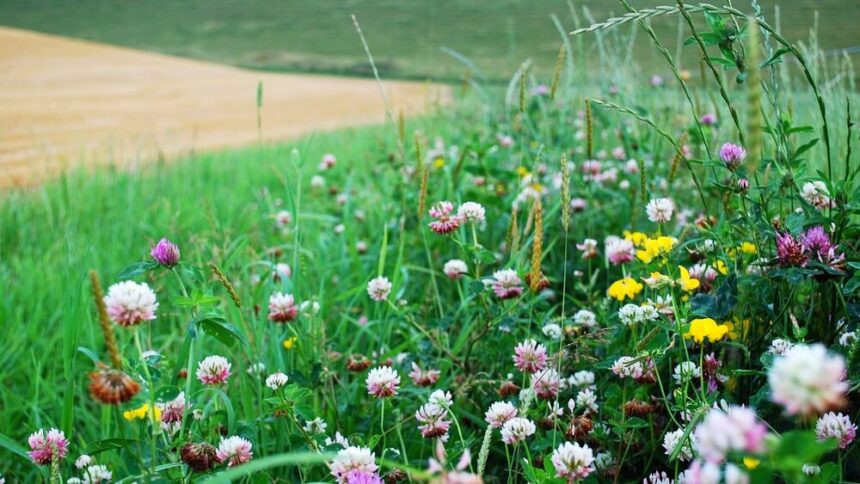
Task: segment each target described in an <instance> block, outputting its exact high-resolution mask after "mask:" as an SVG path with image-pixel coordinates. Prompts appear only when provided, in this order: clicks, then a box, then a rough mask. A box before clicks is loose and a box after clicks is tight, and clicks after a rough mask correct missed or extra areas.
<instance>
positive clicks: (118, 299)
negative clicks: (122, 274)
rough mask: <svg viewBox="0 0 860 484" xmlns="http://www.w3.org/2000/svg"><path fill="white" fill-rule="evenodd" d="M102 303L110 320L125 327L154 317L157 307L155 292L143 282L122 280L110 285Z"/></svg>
mask: <svg viewBox="0 0 860 484" xmlns="http://www.w3.org/2000/svg"><path fill="white" fill-rule="evenodd" d="M104 303H105V306H107V312H108V315H109V316H110V318H111V320H113V322H114V323H116V324H118V325H120V326H126V327H127V326H135V325H137V324H140V323H142V322H144V321H151V320H153V319H155V311H156V309H158V302H157V301H156V299H155V292H153V291H152V289H150V288H149V286H148V285H147V284H146V283H145V282H141V283H137V282H134V281H124V282H118V283H116V284H114V285H112V286H111V287H109V288H108V293H107V296H105V297H104Z"/></svg>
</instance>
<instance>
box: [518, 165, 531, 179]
mask: <svg viewBox="0 0 860 484" xmlns="http://www.w3.org/2000/svg"><path fill="white" fill-rule="evenodd" d="M517 175H519V176H520V178H525V177H527V176H529V175H531V173H529V170H528V168H526V167H524V166H518V167H517Z"/></svg>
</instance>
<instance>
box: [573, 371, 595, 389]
mask: <svg viewBox="0 0 860 484" xmlns="http://www.w3.org/2000/svg"><path fill="white" fill-rule="evenodd" d="M568 381H569V382H570V384H571V385H574V386H576V387H579V388H583V387H590V386H592V385H594V372H592V371H588V370H582V371H578V372H576V373H574V374H573V375H571V377H570V378H569V379H568Z"/></svg>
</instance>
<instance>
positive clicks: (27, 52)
mask: <svg viewBox="0 0 860 484" xmlns="http://www.w3.org/2000/svg"><path fill="white" fill-rule="evenodd" d="M261 80H262V81H263V86H264V102H263V104H264V106H263V115H262V117H263V138H264V139H265V140H281V139H287V138H295V137H298V136H301V135H303V134H307V133H310V132H313V131H319V130H327V129H332V128H336V127H342V126H352V125H359V124H365V123H374V122H382V121H383V120H384V117H385V114H384V107H383V102H382V98H381V96H380V94H379V89H378V86H377V84H376V83H375V82H374V81H372V80H365V79H347V78H340V77H328V76H315V75H288V74H269V73H259V72H251V71H245V70H242V69H237V68H233V67H227V66H222V65H218V64H210V63H206V62H200V61H194V60H188V59H181V58H176V57H170V56H165V55H160V54H153V53H149V52H143V51H137V50H133V49H126V48H119V47H112V46H108V45H103V44H97V43H93V42H85V41H79V40H73V39H67V38H64V37H56V36H51V35H45V34H39V33H35V32H29V31H23V30H16V29H10V28H3V27H0V187H9V186H20V185H29V184H33V183H36V182H38V181H40V180H44V179H46V178H48V177H50V176H53V175H56V174H57V173H58V172H60V171H61V170H64V169H67V168H69V167H72V166H79V165H87V166H91V165H96V164H107V163H111V164H115V165H121V166H135V165H136V164H139V163H143V162H146V161H147V160H152V159H157V158H159V157H165V158H175V157H177V156H181V155H183V154H186V153H188V152H190V151H191V150H197V151H200V150H211V149H215V148H221V147H227V146H238V145H243V144H248V143H252V142H254V141H256V140H257V118H256V116H257V115H256V91H257V82H258V81H261ZM385 87H386V91H387V93H388V96H389V98H390V100H391V102H392V105H393V106H394V110H395V111H401V110H402V111H403V112H404V113H405V114H407V115H409V114H418V113H420V112H422V111H423V110H425V109H426V108H427V107H428V106H429V104H430V102H432V101H433V100H436V99H438V98H439V96H440V95H444V91H443V90H442V88H439V87H436V86H429V85H427V84H423V83H414V82H386V83H385Z"/></svg>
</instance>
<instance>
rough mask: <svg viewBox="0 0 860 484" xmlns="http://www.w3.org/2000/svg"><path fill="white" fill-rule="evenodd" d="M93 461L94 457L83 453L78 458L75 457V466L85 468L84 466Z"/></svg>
mask: <svg viewBox="0 0 860 484" xmlns="http://www.w3.org/2000/svg"><path fill="white" fill-rule="evenodd" d="M92 463H93V458H92V457H90V456H88V455H86V454H83V455H81V456H80V457H78V458H77V459H75V467H77V468H78V469H83V468H84V467H86V466H88V465H90V464H92Z"/></svg>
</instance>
